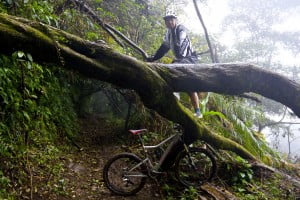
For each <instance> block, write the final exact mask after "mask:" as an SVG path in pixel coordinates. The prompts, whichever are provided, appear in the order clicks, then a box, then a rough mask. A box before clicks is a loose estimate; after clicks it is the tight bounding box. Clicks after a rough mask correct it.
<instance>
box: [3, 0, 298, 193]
mask: <svg viewBox="0 0 300 200" xmlns="http://www.w3.org/2000/svg"><path fill="white" fill-rule="evenodd" d="M87 3H88V5H89V6H91V8H93V10H95V11H97V14H98V15H99V17H100V18H101V19H103V20H105V22H106V23H109V24H111V25H113V26H114V27H115V28H116V29H118V30H119V31H121V32H122V33H123V34H125V35H126V36H127V37H128V38H130V39H131V40H132V41H134V42H135V43H136V44H138V45H139V46H140V47H142V48H143V49H145V50H147V52H148V53H150V54H151V53H153V52H154V51H155V49H156V48H157V47H158V46H159V45H160V42H161V38H162V36H163V32H164V26H163V21H162V19H161V15H162V13H164V10H165V7H166V5H168V3H169V2H168V1H164V2H161V1H149V2H148V1H142V0H136V1H133V0H122V1H120V0H109V1H106V0H94V1H92V0H90V1H87ZM0 10H1V12H5V13H9V14H11V15H16V16H21V17H25V18H28V19H32V20H36V21H40V22H42V23H45V24H48V25H51V26H54V27H57V28H59V29H63V30H66V31H67V32H70V33H73V34H75V35H78V36H79V37H82V38H85V39H88V40H91V41H94V42H100V41H99V40H101V41H105V42H106V43H107V44H109V45H110V46H112V47H113V48H114V49H117V50H118V51H120V52H122V53H125V54H127V55H131V56H134V57H137V58H138V59H142V57H141V55H139V54H138V53H137V52H136V51H134V50H133V49H132V48H130V47H128V46H126V47H124V48H122V47H120V45H119V44H118V43H116V42H115V40H113V38H112V37H110V36H109V35H108V34H107V33H106V32H105V31H104V30H103V29H102V28H101V27H100V25H99V24H97V23H95V22H94V21H93V20H92V19H91V18H90V17H89V16H88V15H86V14H84V13H82V12H81V11H80V9H78V8H77V7H76V6H74V5H73V4H72V1H70V2H69V3H65V1H55V2H53V1H40V0H27V1H25V0H16V1H9V0H5V1H1V4H0ZM179 12H180V10H179ZM250 25H251V24H249V26H250ZM256 34H258V33H256ZM262 38H265V37H262ZM289 38H291V37H289ZM192 39H193V41H194V43H195V44H201V45H199V46H197V51H199V52H202V51H203V50H204V49H206V47H205V40H204V38H203V37H202V36H199V35H193V38H192ZM282 40H283V39H282ZM249 41H251V39H249V40H247V41H244V42H243V43H241V44H238V45H237V48H239V49H240V50H241V49H243V51H239V52H240V53H239V54H235V52H237V51H234V52H228V51H226V50H224V49H222V48H223V47H222V46H218V48H219V51H220V52H219V59H220V60H224V61H234V60H247V61H252V60H253V59H256V60H260V61H261V60H263V61H264V62H260V63H263V64H265V65H267V66H269V65H270V64H271V63H270V59H267V58H266V57H262V58H257V56H258V54H255V55H252V54H251V52H253V51H256V50H253V49H254V48H257V49H269V48H274V46H273V47H271V46H270V47H268V48H263V47H261V45H263V46H265V45H267V44H269V42H268V41H263V42H264V43H259V46H258V44H249ZM256 41H257V42H258V41H260V39H259V40H256ZM291 41H292V39H291ZM291 41H290V43H291ZM285 42H286V43H288V42H289V41H285ZM215 43H216V44H217V40H216V41H215ZM216 46H217V45H216ZM293 47H294V49H295V51H297V45H294V46H293ZM272 50H273V49H272ZM272 50H270V52H271V51H272ZM58 52H59V51H58ZM265 54H267V53H266V52H262V53H259V56H261V55H265ZM58 57H59V55H58ZM268 58H269V57H268ZM34 59H35V58H34V57H32V56H31V55H30V54H29V53H27V52H22V51H18V49H16V52H15V53H13V54H12V55H11V56H5V55H1V57H0V63H1V65H0V77H1V82H0V117H1V120H0V161H1V163H0V198H1V199H22V198H26V197H28V198H31V199H34V196H35V194H36V193H38V194H41V191H43V192H45V191H46V193H54V194H56V195H58V196H59V197H60V195H61V196H67V197H68V196H70V194H69V192H68V191H69V190H68V188H67V187H68V185H66V183H65V182H64V181H62V180H65V179H62V178H61V177H62V176H63V175H62V173H63V172H64V162H63V161H62V160H61V159H59V158H61V157H63V155H64V152H66V151H70V149H71V150H72V149H73V150H74V149H76V144H75V143H76V142H77V141H80V140H81V139H82V138H80V137H92V135H91V133H87V134H86V135H84V136H83V135H82V134H79V131H78V130H79V129H78V126H80V125H81V126H83V124H82V123H81V122H80V121H81V120H83V118H86V117H87V116H91V115H93V116H98V117H99V114H101V118H102V117H104V118H105V119H107V121H106V122H104V121H101V123H103V124H102V125H101V126H105V125H104V123H107V124H113V125H112V127H113V126H114V128H110V129H111V130H112V131H118V132H119V133H118V137H119V138H122V140H126V139H127V138H124V135H121V134H122V129H124V127H125V128H128V127H133V128H138V127H146V128H148V129H150V130H151V131H152V132H153V137H154V138H153V139H161V137H162V136H161V133H165V132H167V131H170V127H171V124H172V123H171V122H168V121H167V120H165V119H163V118H161V117H160V116H158V115H157V114H156V113H153V112H152V111H149V110H147V109H146V108H145V107H143V105H141V102H140V100H139V99H138V97H137V96H136V95H135V94H134V93H133V92H132V91H126V90H122V89H120V88H116V87H114V86H111V85H109V84H107V83H103V82H99V81H96V80H92V79H87V78H85V77H82V76H80V75H78V74H76V73H74V72H70V71H65V70H62V69H60V68H57V67H56V66H46V65H45V66H41V65H38V64H36V63H35V62H34ZM201 60H202V62H207V61H208V60H209V57H208V55H204V56H203V57H202V59H201ZM265 60H267V61H268V62H269V63H266V62H265ZM161 61H162V62H164V63H169V62H171V55H170V56H167V57H166V58H164V59H162V60H161ZM61 62H62V63H63V62H64V61H63V60H61ZM277 67H278V69H282V68H280V66H279V65H278V66H277ZM297 73H298V72H297V71H296V72H295V74H297ZM181 102H182V103H183V104H184V105H186V106H187V107H188V108H190V103H189V102H188V97H187V96H186V94H182V100H181ZM105 104H108V105H106V106H105ZM201 104H202V111H203V113H204V120H205V123H207V125H208V126H209V127H210V128H211V129H212V130H216V131H217V132H220V133H222V134H223V136H225V137H227V138H230V139H232V140H234V141H236V142H238V143H239V144H242V145H243V146H244V147H245V148H246V149H247V150H248V151H250V152H251V153H253V154H254V155H256V156H258V157H260V158H261V159H262V161H263V162H265V163H267V164H269V165H274V166H276V167H278V166H279V164H280V163H282V162H281V159H282V158H281V157H280V156H279V154H277V153H276V152H275V151H274V150H272V149H270V148H269V147H268V145H267V143H266V141H265V139H264V136H263V135H262V134H261V133H259V132H256V131H253V129H254V128H256V127H257V126H258V125H259V124H260V123H262V122H263V121H267V120H268V119H267V118H266V116H265V115H264V114H263V113H264V112H263V110H262V108H261V107H260V105H254V103H253V102H251V101H250V102H249V101H246V100H244V99H241V98H237V97H228V96H222V95H217V94H208V95H206V96H204V97H203V98H202V102H201ZM100 105H101V106H100ZM250 105H251V106H252V107H251V108H249V106H250ZM281 111H282V109H281ZM96 114H98V115H96ZM129 114H130V115H129ZM96 119H97V118H96ZM258 119H259V120H258ZM155 132H156V133H160V134H158V135H156V134H155ZM109 134H111V133H109ZM113 134H115V133H113ZM163 135H164V134H163ZM107 137H108V136H107ZM115 141H118V139H115ZM127 142H128V141H123V143H127ZM74 151H75V150H74ZM218 153H219V154H221V155H222V156H221V157H222V158H224V159H220V163H221V164H220V165H221V166H220V169H221V170H223V171H222V172H223V173H222V172H221V173H220V174H226V173H224V172H227V174H228V175H229V176H221V175H220V178H221V181H219V182H218V183H219V184H222V185H223V184H224V185H227V186H228V188H230V187H229V186H232V187H231V188H230V190H231V192H233V193H235V194H236V196H239V197H240V198H245V199H268V198H270V197H274V198H277V199H282V198H290V199H292V198H294V197H295V196H296V195H297V194H296V192H297V191H294V190H293V187H292V185H285V186H283V185H280V184H279V183H278V182H279V180H281V177H276V176H271V178H270V179H268V180H266V181H265V182H261V181H260V180H259V178H256V177H254V173H255V172H254V171H253V169H252V168H251V167H250V165H249V163H248V162H247V161H246V160H244V159H242V158H240V157H238V156H236V155H234V154H232V153H230V152H218ZM259 173H260V172H257V174H259ZM257 174H256V175H257ZM261 176H263V175H261ZM33 180H34V181H33ZM40 183H43V184H44V185H43V186H41V185H39V184H40ZM277 186H280V187H277ZM281 190H287V191H288V190H291V191H290V194H283V193H281V192H280V191H281ZM163 192H164V195H165V196H164V197H165V198H169V199H172V198H175V199H176V198H178V196H180V198H181V199H196V198H197V197H198V195H199V191H197V190H196V189H195V188H190V189H186V190H184V191H182V192H181V193H178V192H176V189H174V188H173V186H172V185H171V186H170V185H168V184H165V185H164V186H163Z"/></svg>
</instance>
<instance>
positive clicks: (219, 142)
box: [0, 14, 300, 159]
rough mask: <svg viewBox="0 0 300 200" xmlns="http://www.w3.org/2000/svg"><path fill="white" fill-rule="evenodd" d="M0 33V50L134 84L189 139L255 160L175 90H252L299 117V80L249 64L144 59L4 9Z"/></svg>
mask: <svg viewBox="0 0 300 200" xmlns="http://www.w3.org/2000/svg"><path fill="white" fill-rule="evenodd" d="M0 37H1V45H0V53H3V54H8V55H10V54H11V53H12V52H14V51H16V50H22V51H25V52H30V53H31V54H32V56H33V58H34V60H35V62H38V63H52V64H56V65H59V66H61V67H63V68H66V69H71V70H75V71H78V72H79V73H81V74H83V75H85V76H87V77H90V78H95V79H99V80H102V81H106V82H109V83H112V84H115V85H117V86H119V87H123V88H128V89H133V90H135V91H136V92H137V93H138V94H139V96H140V97H141V100H142V101H143V103H144V105H145V106H147V107H148V108H150V109H153V110H155V111H157V112H158V113H159V114H160V115H162V116H164V117H166V118H167V119H169V120H171V121H174V122H176V123H179V124H181V125H182V126H183V128H184V130H185V131H184V138H185V141H186V142H187V143H192V142H193V141H195V140H196V139H201V140H204V141H205V142H207V143H209V144H211V145H212V146H215V147H216V148H219V149H223V150H230V151H233V152H235V153H237V154H238V155H240V156H241V157H244V158H246V159H257V158H258V159H259V155H253V154H252V153H250V152H249V151H251V150H249V151H248V150H246V149H245V148H244V147H242V146H241V145H240V144H238V143H236V142H234V141H232V140H230V139H228V138H224V137H222V136H221V135H220V134H217V133H214V132H212V131H211V130H209V129H208V128H207V126H206V125H205V124H204V123H203V122H202V121H201V120H197V119H195V118H194V117H193V115H192V113H191V112H190V111H189V110H188V109H187V108H185V107H184V106H183V105H182V104H180V103H179V102H178V101H177V100H176V98H175V97H174V95H173V92H174V91H185V92H191V91H207V92H208V91H210V92H217V93H223V94H231V95H236V94H241V93H244V92H255V93H258V94H261V95H263V96H266V97H268V98H271V99H273V100H275V101H278V102H281V103H283V104H285V105H287V106H289V107H290V108H291V109H292V110H293V111H294V112H295V114H296V115H298V116H300V85H299V84H297V83H296V82H294V81H291V80H289V79H287V78H285V77H283V76H280V75H278V74H275V73H272V72H268V71H266V70H262V69H260V68H258V67H255V66H253V65H250V64H222V63H220V64H212V65H202V64H201V65H200V64H199V65H182V64H171V65H163V64H159V63H152V64H149V63H144V62H142V61H139V60H136V59H135V58H133V57H129V56H126V55H123V54H120V53H118V52H116V51H114V50H113V49H111V48H110V47H108V46H106V45H105V44H96V43H93V42H89V41H86V40H83V39H81V38H79V37H77V36H74V35H71V34H68V33H66V32H64V31H61V30H58V29H56V28H52V27H50V26H47V25H44V24H41V23H38V22H33V21H29V20H26V19H23V18H18V17H13V16H9V15H6V14H0ZM172 153H173V154H172V155H174V152H172ZM175 154H176V152H175ZM171 158H172V157H171Z"/></svg>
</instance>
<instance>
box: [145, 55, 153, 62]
mask: <svg viewBox="0 0 300 200" xmlns="http://www.w3.org/2000/svg"><path fill="white" fill-rule="evenodd" d="M146 61H147V62H153V61H154V57H153V56H150V57H148V58H146Z"/></svg>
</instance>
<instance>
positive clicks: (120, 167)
mask: <svg viewBox="0 0 300 200" xmlns="http://www.w3.org/2000/svg"><path fill="white" fill-rule="evenodd" d="M146 172H147V169H146V166H145V165H144V164H143V163H142V160H141V159H140V158H139V157H138V156H136V155H134V154H131V153H122V154H119V155H116V156H115V157H113V158H111V159H110V160H109V161H108V162H107V163H106V164H105V166H104V168H103V179H104V183H105V185H106V187H107V188H108V189H109V190H110V191H111V192H113V193H114V194H117V195H123V196H129V195H134V194H136V193H137V192H139V191H140V190H141V189H142V188H143V187H144V185H145V183H146V179H147V175H146V174H145V173H146Z"/></svg>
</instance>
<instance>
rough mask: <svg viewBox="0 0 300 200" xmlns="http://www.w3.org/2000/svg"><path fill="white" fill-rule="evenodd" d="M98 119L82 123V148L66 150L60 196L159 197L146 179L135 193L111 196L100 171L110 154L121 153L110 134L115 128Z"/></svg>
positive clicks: (87, 199)
mask: <svg viewBox="0 0 300 200" xmlns="http://www.w3.org/2000/svg"><path fill="white" fill-rule="evenodd" d="M109 126H110V125H109V124H107V123H105V121H103V122H102V123H101V120H99V119H97V120H96V121H95V120H93V119H88V120H84V121H82V122H81V127H82V128H81V132H80V134H81V136H80V138H82V139H81V140H80V141H79V142H78V144H79V145H80V146H81V147H82V150H81V151H79V150H77V149H76V148H75V147H74V149H73V150H72V151H70V152H66V155H65V158H63V160H64V168H65V171H64V172H63V179H64V180H65V182H66V191H67V192H66V194H67V195H66V196H65V195H63V196H60V197H59V199H76V200H96V199H97V200H99V199H103V200H110V199H133V200H140V199H143V200H148V199H149V200H150V199H151V200H153V199H161V197H160V195H159V191H158V187H157V186H156V184H155V183H153V181H151V180H149V181H148V183H147V184H146V185H145V187H144V188H143V189H142V190H141V191H140V192H139V193H138V194H137V195H135V196H131V197H122V196H116V195H113V194H112V193H111V192H110V191H109V190H108V189H107V188H106V187H105V186H104V182H103V178H102V170H103V166H104V164H105V162H106V161H107V160H108V159H109V158H111V157H112V156H113V155H115V154H117V153H120V152H123V151H124V150H122V148H121V146H122V144H119V145H116V140H118V138H117V136H113V135H111V134H112V133H111V131H112V130H113V128H114V127H109Z"/></svg>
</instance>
